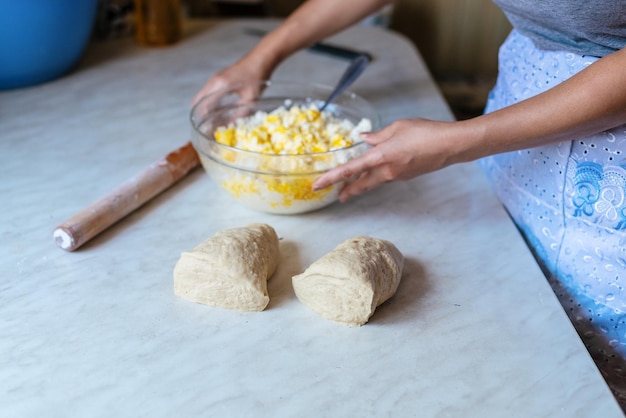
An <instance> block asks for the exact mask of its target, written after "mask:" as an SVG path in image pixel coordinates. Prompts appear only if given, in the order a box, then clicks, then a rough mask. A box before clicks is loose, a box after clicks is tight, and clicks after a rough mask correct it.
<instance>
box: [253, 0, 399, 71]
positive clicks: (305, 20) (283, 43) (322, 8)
mask: <svg viewBox="0 0 626 418" xmlns="http://www.w3.org/2000/svg"><path fill="white" fill-rule="evenodd" d="M392 1H393V0H357V1H345V0H308V1H306V2H305V3H303V4H302V6H300V7H299V8H298V9H296V10H295V11H294V12H293V13H292V14H291V15H289V17H287V18H286V19H285V21H284V22H283V23H282V24H281V25H280V26H278V27H277V28H276V29H275V30H274V31H272V32H270V33H269V34H268V35H267V36H265V37H264V38H263V39H262V40H261V41H260V42H259V44H258V45H257V46H256V47H255V48H254V49H252V50H251V51H250V52H249V53H248V54H247V55H246V57H245V58H244V59H247V60H251V61H253V62H255V65H259V66H262V67H263V68H265V69H267V70H268V72H271V71H272V70H273V69H274V68H275V67H276V66H278V65H279V64H280V63H281V62H282V61H283V60H284V59H285V58H287V57H288V56H289V55H291V54H293V53H294V52H296V51H298V50H300V49H302V48H306V47H308V46H311V45H312V44H314V43H316V42H318V41H320V40H322V39H324V38H326V37H328V36H330V35H332V34H335V33H337V32H339V31H341V30H343V29H345V28H347V27H349V26H350V25H352V24H354V23H357V22H359V21H360V20H361V19H363V18H365V17H367V16H368V15H370V14H372V13H374V12H375V11H377V10H378V9H380V8H381V7H383V6H384V5H386V4H388V3H392ZM311 16H315V18H314V19H311Z"/></svg>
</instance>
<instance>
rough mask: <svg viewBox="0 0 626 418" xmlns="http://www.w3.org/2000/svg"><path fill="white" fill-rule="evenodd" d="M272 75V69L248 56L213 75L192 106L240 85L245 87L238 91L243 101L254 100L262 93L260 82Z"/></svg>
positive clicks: (195, 97) (196, 96)
mask: <svg viewBox="0 0 626 418" xmlns="http://www.w3.org/2000/svg"><path fill="white" fill-rule="evenodd" d="M271 74H272V69H271V68H268V66H262V65H259V64H257V63H256V61H255V59H254V57H253V56H250V55H246V56H244V57H243V58H241V59H240V60H239V61H237V62H236V63H235V64H233V65H231V66H230V67H226V68H224V69H223V70H221V71H219V72H217V73H215V74H213V75H212V76H211V77H210V78H209V79H208V80H207V82H206V83H205V84H204V86H202V88H200V90H199V91H198V92H197V93H196V95H195V96H194V98H193V100H192V101H191V106H193V105H195V104H196V103H197V102H198V101H200V99H202V98H203V97H204V96H206V95H207V94H210V93H212V92H214V91H217V90H221V89H224V88H227V87H231V86H235V85H238V84H242V85H243V87H242V88H241V89H239V90H238V93H239V95H240V96H241V98H242V99H244V100H247V99H250V100H251V99H254V98H256V97H257V96H259V94H260V93H261V91H260V82H261V81H264V80H268V79H269V78H270V77H271ZM255 82H258V83H255Z"/></svg>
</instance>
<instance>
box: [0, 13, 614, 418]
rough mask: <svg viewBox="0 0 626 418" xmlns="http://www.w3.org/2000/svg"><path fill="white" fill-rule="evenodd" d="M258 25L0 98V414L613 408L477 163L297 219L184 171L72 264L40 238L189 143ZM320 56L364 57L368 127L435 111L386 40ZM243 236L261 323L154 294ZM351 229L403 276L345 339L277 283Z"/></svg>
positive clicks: (398, 43) (113, 61)
mask: <svg viewBox="0 0 626 418" xmlns="http://www.w3.org/2000/svg"><path fill="white" fill-rule="evenodd" d="M271 24H273V22H265V21H247V22H242V21H228V22H222V23H219V22H203V23H198V22H196V23H195V24H193V25H191V26H190V28H189V31H188V33H187V36H186V37H185V39H184V40H183V41H182V42H180V43H179V44H178V45H176V46H174V47H169V48H162V49H141V48H139V47H137V46H136V45H135V43H134V41H133V40H132V39H126V40H116V41H108V42H104V43H95V44H92V45H90V47H89V49H88V51H87V54H86V56H85V57H84V59H83V61H82V63H81V65H80V66H79V67H78V68H77V69H76V70H75V71H73V72H72V73H71V74H69V75H67V76H66V77H63V78H61V79H59V80H56V81H54V82H50V83H47V84H44V85H40V86H35V87H31V88H26V89H21V90H15V91H7V92H0V167H2V176H1V177H0V195H1V199H2V203H1V208H2V210H1V211H0V220H1V222H0V234H1V237H2V240H1V244H0V245H1V251H0V271H1V272H2V274H1V277H2V278H1V279H0V416H2V417H41V416H45V417H96V416H98V417H99V416H106V417H111V416H115V417H144V416H145V417H174V416H176V417H198V416H207V417H208V416H211V417H295V416H297V417H309V416H315V417H319V416H321V417H356V416H358V417H365V416H376V417H384V416H389V417H408V416H429V417H435V416H441V417H458V416H480V417H489V416H493V417H503V416H519V417H559V416H562V417H573V416H577V417H585V416H588V417H592V416H593V417H600V416H601V417H616V416H622V413H621V411H620V409H619V408H618V406H617V404H616V403H615V401H614V399H613V398H612V396H611V394H610V392H609V390H608V388H607V386H606V385H605V383H604V381H603V380H602V377H601V376H600V374H599V372H598V371H597V370H596V368H595V366H594V364H593V362H592V360H591V359H590V357H589V356H588V354H587V352H586V351H585V349H584V347H583V345H582V343H581V341H580V340H579V338H578V336H577V335H576V333H575V331H574V329H573V328H572V326H571V325H570V323H569V321H568V319H567V317H566V315H565V313H564V312H563V310H562V308H561V306H560V305H559V303H558V301H557V299H556V298H555V296H554V295H553V293H552V291H551V289H550V287H549V286H548V284H547V283H546V281H545V279H544V278H543V276H542V274H541V272H540V270H539V268H538V267H537V265H536V264H535V262H534V260H533V258H532V257H531V255H530V253H529V252H528V250H527V249H526V247H525V245H524V242H523V241H522V239H521V238H520V237H519V235H518V233H517V231H516V229H515V227H514V226H513V224H512V223H511V222H510V220H509V219H508V217H507V215H506V213H505V211H504V210H503V209H502V208H501V206H500V205H499V204H498V202H497V200H496V198H495V197H494V195H493V194H492V193H491V191H490V190H489V188H488V186H487V183H486V181H485V180H484V179H483V177H482V174H481V173H480V171H479V169H478V168H477V166H476V165H475V164H465V165H459V166H454V167H451V168H448V169H446V170H443V171H441V172H438V173H434V174H431V175H426V176H423V177H420V178H417V179H415V180H412V181H409V182H403V183H395V184H390V185H387V186H386V187H383V188H380V189H378V190H376V191H374V192H371V193H370V194H368V195H366V196H363V197H360V198H357V199H354V200H353V201H351V202H350V203H348V204H343V205H342V204H334V205H332V206H330V207H328V208H326V209H323V210H321V211H318V212H314V213H310V214H306V215H298V216H275V215H269V214H263V213H258V212H254V211H252V210H249V209H246V208H244V207H240V206H234V205H232V201H231V200H230V197H228V196H225V195H224V194H222V192H221V191H220V190H218V188H217V187H216V186H215V185H213V184H212V182H211V180H210V179H209V177H208V176H206V175H205V174H204V173H203V172H202V170H200V169H198V170H196V171H194V172H193V173H191V174H190V175H189V176H188V177H187V178H185V179H184V180H183V181H182V182H181V183H179V184H177V185H176V186H175V187H173V188H172V189H170V190H168V191H167V192H165V193H164V194H162V195H161V196H159V197H157V198H156V199H155V200H153V201H152V202H150V203H149V204H148V205H147V206H145V207H143V208H141V209H140V210H139V211H137V212H135V213H134V214H132V215H131V216H129V217H128V218H126V219H125V220H123V221H122V222H121V223H119V224H117V225H116V226H114V227H113V228H111V229H109V230H108V231H106V232H104V233H103V234H101V235H100V236H98V237H96V238H95V239H94V240H92V241H90V242H89V243H87V244H86V245H85V246H84V247H82V248H81V249H79V250H78V251H76V252H73V253H68V252H65V251H62V250H61V249H59V248H57V247H56V246H55V245H54V243H53V240H52V230H53V228H54V227H55V226H56V225H58V224H59V223H61V222H62V221H64V220H65V219H66V218H68V217H69V216H71V215H73V214H74V213H75V212H77V211H78V210H80V209H82V208H83V207H85V206H86V205H88V204H89V203H91V202H93V201H94V200H96V199H97V198H99V197H100V196H102V195H104V194H105V193H107V192H109V191H110V190H111V189H113V188H114V187H116V186H117V185H119V184H120V183H122V182H123V181H125V180H126V179H127V178H129V177H131V176H133V175H135V174H137V173H138V172H140V171H141V170H143V169H144V168H145V167H147V166H148V165H149V164H151V163H152V162H154V161H157V160H158V159H160V158H161V157H163V156H164V155H165V154H167V153H168V152H169V151H170V150H172V149H174V148H176V147H178V146H179V145H182V144H183V143H184V142H185V141H186V140H187V139H188V138H189V132H190V128H189V122H188V105H189V101H190V99H191V97H192V96H193V94H194V93H195V91H196V90H197V89H198V88H199V87H200V86H201V85H202V84H203V83H204V81H205V80H206V78H207V77H208V76H209V75H210V74H211V73H212V72H213V71H216V70H218V69H220V68H222V67H223V66H225V65H227V64H229V63H231V62H233V61H234V60H235V59H236V58H237V57H238V56H239V55H240V54H242V53H243V52H244V51H246V50H247V49H248V48H250V47H252V46H253V45H254V43H255V42H257V41H258V39H256V38H254V37H252V36H248V35H244V34H243V33H242V27H243V26H251V27H260V28H263V27H267V25H271ZM332 42H334V43H337V44H345V45H351V46H353V47H356V48H360V49H364V50H368V51H371V52H372V54H373V55H374V56H375V61H374V62H373V63H372V65H371V66H370V67H369V68H368V69H367V70H366V72H365V73H364V74H363V75H362V76H361V78H360V79H359V80H358V81H357V82H356V83H355V84H354V86H353V90H354V91H356V92H358V93H360V94H361V95H363V96H365V97H366V98H367V99H369V100H371V101H372V102H373V103H374V104H375V105H376V106H377V107H378V109H379V110H380V112H381V115H382V117H383V122H384V123H389V122H390V121H392V120H393V119H395V118H399V117H415V116H420V117H427V118H436V119H443V120H450V119H451V118H452V116H451V114H450V111H449V110H448V108H447V106H446V105H445V103H444V101H443V99H442V97H441V95H440V93H439V92H438V91H437V89H436V87H435V85H434V83H433V81H432V79H431V77H430V76H429V75H428V73H427V70H426V68H425V66H424V63H423V62H422V60H421V58H420V57H419V55H418V54H417V53H416V52H415V51H414V49H413V47H412V46H411V45H410V43H409V42H407V41H406V40H405V39H403V38H401V37H400V36H398V35H396V34H394V33H390V32H385V31H384V30H382V29H378V28H372V27H363V26H359V27H355V28H352V29H350V30H348V31H346V32H344V33H342V34H340V35H338V36H336V37H335V38H333V39H332ZM345 66H346V62H345V61H341V60H338V59H336V58H332V57H328V56H323V55H319V54H314V53H311V52H308V51H303V52H300V53H298V54H297V55H295V56H294V57H292V58H291V59H290V60H288V61H287V62H286V63H285V64H284V65H283V66H281V67H280V68H279V69H278V71H277V73H276V74H275V77H276V78H277V79H278V78H285V77H288V78H294V77H297V78H301V79H307V80H312V81H317V82H322V83H326V84H330V83H332V82H334V80H336V79H337V78H338V77H339V75H340V73H341V72H342V71H343V69H344V68H345ZM252 222H266V223H269V224H270V225H272V226H274V227H275V228H276V230H277V231H278V233H279V235H281V236H282V237H283V240H282V241H281V252H282V261H281V264H280V267H279V269H278V271H277V272H276V274H275V275H274V276H273V278H272V280H271V281H270V284H269V294H270V297H271V302H270V305H269V306H268V309H267V310H266V311H264V312H261V313H240V312H233V311H225V310H219V309H216V308H210V307H207V306H203V305H197V304H193V303H190V302H187V301H185V300H182V299H179V298H177V297H175V296H174V294H173V291H172V282H173V279H172V270H173V267H174V264H175V263H176V261H177V260H178V257H179V255H180V253H181V251H184V250H187V249H190V248H192V247H194V246H195V245H196V244H198V243H199V242H201V241H203V240H205V239H206V238H208V237H209V236H210V235H212V234H214V233H215V232H217V231H218V230H221V229H223V228H228V227H235V226H243V225H246V224H248V223H252ZM357 234H368V235H372V236H376V237H380V238H385V239H389V240H391V241H393V242H394V243H395V244H396V245H397V246H398V248H399V249H400V250H401V251H402V252H403V253H404V254H405V256H406V258H407V263H406V269H405V274H404V276H403V281H402V283H401V285H400V288H399V290H398V293H397V294H396V296H395V297H394V298H393V299H392V300H390V301H389V302H388V303H386V304H384V305H383V306H381V307H380V308H379V309H378V311H377V312H376V314H375V315H374V317H373V318H372V319H371V321H370V322H369V323H368V324H366V325H365V326H363V327H361V328H349V327H346V326H344V325H341V324H336V323H333V322H330V321H326V320H325V319H323V318H321V317H320V316H318V315H316V314H315V313H313V312H312V311H310V310H309V309H308V308H306V307H305V306H304V305H302V304H301V303H299V302H298V301H297V299H296V298H295V296H294V294H293V291H292V288H291V282H290V279H291V276H292V275H293V274H296V273H299V272H301V271H302V270H303V269H304V268H305V267H306V266H308V265H309V264H310V263H311V262H313V261H314V260H316V259H317V258H319V257H320V256H322V255H323V254H324V253H326V252H327V251H329V250H331V249H332V248H334V247H335V246H336V245H337V244H338V243H340V242H341V241H343V240H344V239H346V238H349V237H351V236H353V235H357Z"/></svg>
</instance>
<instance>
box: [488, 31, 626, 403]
mask: <svg viewBox="0 0 626 418" xmlns="http://www.w3.org/2000/svg"><path fill="white" fill-rule="evenodd" d="M596 60H597V58H595V57H588V56H580V55H576V54H572V53H569V52H563V51H544V50H540V49H537V48H536V47H535V46H534V45H533V43H532V41H531V40H530V39H528V38H526V37H525V36H523V35H521V34H520V33H518V32H516V31H513V32H512V33H511V34H510V35H509V37H508V38H507V40H506V41H505V43H504V44H503V45H502V47H501V48H500V54H499V63H500V64H499V66H500V68H499V75H498V80H497V83H496V86H495V87H494V89H493V90H492V92H491V93H490V96H489V99H488V102H487V107H486V109H485V112H486V113H488V112H492V111H494V110H497V109H500V108H502V107H505V106H509V105H511V104H514V103H517V102H519V101H522V100H524V99H527V98H529V97H532V96H534V95H536V94H538V93H541V92H543V91H546V90H547V89H550V88H551V87H553V86H555V85H557V84H558V83H560V82H562V81H564V80H566V79H567V78H569V77H571V76H572V75H574V74H576V73H577V72H579V71H581V70H583V69H584V68H585V67H587V66H589V65H591V64H592V63H593V62H594V61H596ZM580 105H581V106H584V105H585V104H584V103H581V104H580ZM481 165H482V167H483V169H484V171H485V172H486V174H487V176H488V177H489V179H490V181H491V183H492V186H493V188H494V190H495V191H496V193H497V194H498V196H499V198H500V200H501V201H502V203H503V204H504V206H505V207H506V208H507V210H508V211H509V214H510V215H511V217H512V219H513V220H514V221H515V223H516V224H517V226H518V227H519V229H520V231H521V232H522V234H523V235H524V237H525V239H526V240H527V242H528V243H529V246H530V247H531V249H532V250H533V252H534V255H535V257H536V258H537V260H538V262H539V263H540V264H541V266H542V268H543V269H544V272H545V273H546V276H547V277H548V280H549V281H550V283H551V285H552V287H553V289H554V290H555V292H556V294H557V296H559V299H560V300H561V303H562V304H563V306H564V307H565V309H566V311H567V312H568V314H569V316H570V319H571V320H572V322H573V323H574V325H575V326H576V329H577V330H578V332H579V334H580V335H581V338H582V339H583V341H584V342H585V344H586V345H587V348H588V349H589V351H590V353H591V355H592V357H593V358H594V360H595V361H596V363H597V364H598V366H599V368H600V370H601V372H602V373H603V375H604V376H605V378H606V379H607V382H608V383H609V385H610V386H611V388H612V389H613V391H614V393H615V394H616V396H617V397H618V400H619V401H620V403H622V406H623V407H624V408H626V290H625V289H624V288H625V287H626V125H622V126H620V127H617V128H615V129H611V130H609V131H605V132H601V133H598V134H595V135H591V136H588V137H582V138H573V139H572V140H571V141H564V142H560V143H555V144H550V145H545V146H541V147H537V148H532V149H527V150H522V151H517V152H510V153H505V154H499V155H495V156H492V157H488V158H485V159H483V160H481Z"/></svg>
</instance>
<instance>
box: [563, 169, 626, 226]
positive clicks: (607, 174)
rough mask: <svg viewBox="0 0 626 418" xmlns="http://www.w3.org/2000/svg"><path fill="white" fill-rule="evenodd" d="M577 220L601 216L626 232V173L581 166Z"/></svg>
mask: <svg viewBox="0 0 626 418" xmlns="http://www.w3.org/2000/svg"><path fill="white" fill-rule="evenodd" d="M572 203H573V204H574V207H575V209H574V216H583V215H584V216H588V217H590V216H594V215H596V216H598V217H603V218H605V219H607V220H608V221H609V222H611V223H613V225H614V226H613V228H614V229H616V230H622V229H626V170H625V169H624V168H622V167H617V166H604V167H603V166H602V165H600V164H598V163H594V162H589V161H585V162H581V163H578V165H577V166H576V173H575V174H574V197H573V198H572Z"/></svg>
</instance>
